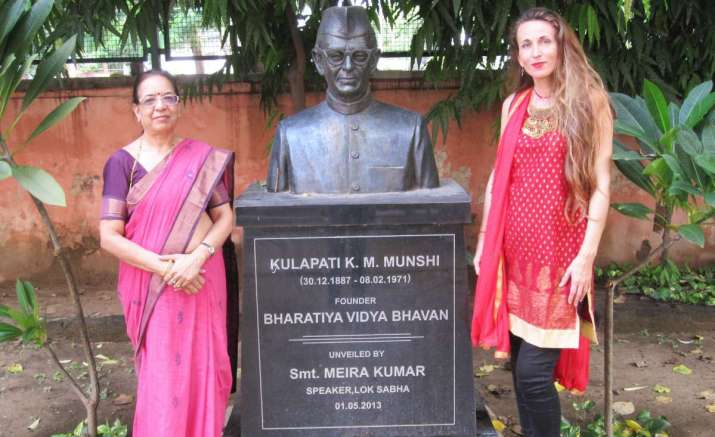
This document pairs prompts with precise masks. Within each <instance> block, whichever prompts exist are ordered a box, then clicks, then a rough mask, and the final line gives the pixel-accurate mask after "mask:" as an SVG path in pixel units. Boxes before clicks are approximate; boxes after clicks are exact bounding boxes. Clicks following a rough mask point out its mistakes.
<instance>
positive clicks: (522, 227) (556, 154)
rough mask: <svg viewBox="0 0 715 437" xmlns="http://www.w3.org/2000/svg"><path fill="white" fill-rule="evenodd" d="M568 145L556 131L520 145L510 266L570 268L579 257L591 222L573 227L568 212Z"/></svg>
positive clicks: (508, 234) (507, 238)
mask: <svg viewBox="0 0 715 437" xmlns="http://www.w3.org/2000/svg"><path fill="white" fill-rule="evenodd" d="M565 159H566V142H565V139H564V137H563V136H562V135H561V134H560V133H558V132H556V131H552V132H548V133H546V134H544V135H543V136H541V137H539V138H531V137H529V136H526V135H524V134H523V133H522V134H521V135H520V136H519V139H518V141H517V146H516V151H515V153H514V162H513V163H512V169H511V176H510V178H511V180H510V184H509V200H508V206H507V216H506V226H505V232H504V254H505V257H506V260H507V263H508V262H509V261H510V260H512V261H518V263H519V264H521V265H526V264H528V263H532V264H534V265H539V266H552V267H554V269H552V270H558V268H559V267H562V268H566V267H567V266H568V265H569V264H570V262H571V261H572V260H573V258H574V257H575V256H576V254H577V253H578V250H579V247H580V245H581V242H582V241H583V235H584V232H585V230H586V221H585V220H580V221H578V222H576V223H569V221H567V220H566V216H565V215H564V207H565V205H566V199H567V197H568V194H569V190H570V188H569V186H568V182H567V181H566V176H565V175H564V163H565Z"/></svg>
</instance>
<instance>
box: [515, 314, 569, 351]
mask: <svg viewBox="0 0 715 437" xmlns="http://www.w3.org/2000/svg"><path fill="white" fill-rule="evenodd" d="M580 327H581V324H580V323H579V320H578V319H577V320H576V323H575V325H574V328H573V329H544V328H540V327H538V326H534V325H532V324H530V323H528V322H526V321H524V320H522V319H520V318H519V317H517V316H515V315H514V314H509V330H510V331H511V332H512V333H513V334H514V335H516V336H517V337H521V338H523V339H524V340H525V341H526V342H528V343H531V344H533V345H534V346H538V347H548V348H562V349H576V348H578V337H579V331H580Z"/></svg>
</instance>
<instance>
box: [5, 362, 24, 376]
mask: <svg viewBox="0 0 715 437" xmlns="http://www.w3.org/2000/svg"><path fill="white" fill-rule="evenodd" d="M23 370H25V369H24V368H23V367H22V364H20V363H12V364H10V365H9V366H7V371H8V373H11V374H13V375H17V374H18V373H22V371H23Z"/></svg>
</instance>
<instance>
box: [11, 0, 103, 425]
mask: <svg viewBox="0 0 715 437" xmlns="http://www.w3.org/2000/svg"><path fill="white" fill-rule="evenodd" d="M52 8H53V0H36V1H29V0H8V1H6V2H4V3H3V4H2V6H0V55H1V56H2V57H1V58H0V120H2V122H3V125H4V126H7V127H6V128H5V129H4V130H3V131H2V132H1V133H0V180H3V179H7V178H14V179H15V180H16V181H17V182H18V183H19V184H20V185H21V186H22V188H24V189H25V190H26V191H27V192H28V194H29V195H30V196H31V198H32V201H33V202H34V204H35V206H36V208H37V211H38V212H39V214H40V217H41V218H42V221H43V222H44V224H45V226H46V227H47V230H48V232H49V235H50V240H51V242H52V245H53V247H54V251H55V256H57V259H58V261H59V264H60V266H61V267H62V270H63V272H64V275H65V278H66V280H67V286H68V288H69V291H70V295H71V297H72V299H73V302H74V304H75V308H76V313H77V319H78V321H79V324H80V327H81V329H80V331H81V335H82V346H83V349H84V353H85V359H86V361H87V363H89V377H90V384H89V387H88V389H87V390H86V391H85V390H84V389H82V388H81V387H80V386H79V384H78V383H77V382H76V381H75V380H74V379H73V378H72V377H71V375H70V374H69V373H68V372H67V370H66V369H65V368H64V366H63V365H62V364H61V363H60V362H59V359H58V358H57V355H56V354H55V352H54V350H53V348H52V345H51V343H50V342H49V341H48V339H47V331H46V329H45V325H44V323H43V321H42V320H41V319H40V311H39V306H38V303H37V299H36V297H35V292H34V289H33V287H32V285H30V284H29V283H28V282H24V281H20V280H18V281H17V284H16V291H17V297H18V302H19V305H20V308H19V309H13V308H10V307H7V306H0V319H5V320H4V321H3V322H2V323H0V341H10V340H14V339H17V338H20V339H21V340H22V341H23V342H26V343H34V344H37V345H39V346H42V347H44V348H45V349H46V350H47V351H48V352H49V354H50V356H51V357H52V359H53V361H54V362H55V363H56V364H57V365H58V366H59V367H60V369H61V370H62V371H63V372H64V373H65V375H66V376H67V379H68V380H69V381H70V382H71V384H72V387H73V389H74V390H75V392H76V393H77V395H78V396H79V397H80V399H81V400H82V402H83V404H84V406H85V408H86V410H87V423H88V428H89V435H91V436H95V435H96V427H97V403H98V401H99V385H98V382H97V367H96V365H95V360H94V355H93V354H92V347H91V344H90V342H89V335H88V332H87V325H86V323H85V320H84V314H83V311H82V305H81V303H80V300H79V292H78V287H77V281H76V279H75V277H74V273H73V272H72V268H71V266H70V263H69V260H68V258H67V255H66V254H65V252H64V251H63V248H62V245H61V243H60V240H59V237H58V235H57V231H56V230H55V227H54V225H53V223H52V220H51V219H50V216H49V213H48V211H47V208H46V207H45V204H48V205H56V206H65V205H66V200H65V194H64V190H63V189H62V187H60V185H59V184H58V183H57V181H55V179H54V178H53V177H52V176H51V175H50V174H49V173H47V172H45V171H44V170H42V169H40V168H37V167H33V166H30V165H21V164H19V163H18V162H17V161H16V160H15V157H14V156H15V154H16V153H17V152H18V151H19V150H22V149H23V148H24V147H25V146H26V145H27V144H29V143H30V142H31V141H32V140H33V139H34V138H35V137H37V136H38V135H39V134H41V133H42V132H44V131H46V130H47V129H49V128H51V127H52V126H54V125H55V124H57V123H58V122H59V121H61V120H62V119H63V118H65V117H66V116H67V115H69V114H70V113H71V112H72V111H73V110H74V109H75V108H76V107H77V105H79V104H80V102H81V101H82V100H84V98H83V97H76V98H73V99H69V100H67V101H65V102H63V103H61V104H60V105H59V106H57V107H56V108H55V109H54V110H53V111H52V112H50V113H49V114H48V115H47V116H46V117H45V118H44V119H43V120H42V121H41V122H40V123H39V124H38V125H37V127H35V129H34V130H33V131H32V133H31V134H30V135H29V136H28V137H27V139H25V140H24V142H22V143H21V144H19V145H17V146H16V147H11V146H10V144H8V139H9V138H10V135H11V134H12V132H13V129H14V128H15V126H16V125H17V123H18V122H19V121H20V120H21V119H22V117H23V116H24V115H25V114H26V113H27V111H28V110H29V109H30V107H31V106H32V104H33V102H34V101H35V99H37V97H38V96H39V95H40V94H41V93H42V92H43V91H45V90H46V89H47V87H48V86H49V84H50V82H51V81H52V80H53V79H54V78H55V77H56V76H57V75H58V74H59V73H60V72H62V71H63V70H64V65H65V62H66V61H67V59H68V58H69V57H70V55H71V54H72V52H73V51H74V49H75V37H70V38H69V39H67V40H66V41H64V42H63V41H61V40H52V38H51V37H50V36H48V35H47V34H46V33H45V31H46V30H47V29H46V27H44V26H45V24H46V21H47V19H48V17H49V15H50V13H51V12H52ZM38 41H40V42H41V41H45V42H50V43H51V44H50V47H51V48H50V50H49V51H47V54H46V56H44V57H43V58H42V59H41V60H39V57H38V55H37V54H36V53H37V52H35V51H33V48H34V47H36V46H37V45H40V44H41V43H40V42H38ZM36 60H39V64H38V65H37V70H36V71H35V73H34V76H33V77H32V80H30V81H28V82H27V87H26V88H25V90H24V96H23V97H22V103H21V105H20V109H19V111H17V113H16V114H15V115H14V117H10V116H9V113H8V104H9V102H10V99H11V98H12V97H13V95H15V92H16V91H17V89H18V86H19V85H20V82H21V81H22V80H23V78H25V77H27V76H28V75H29V73H30V69H31V67H32V65H33V62H34V61H36ZM8 321H9V322H11V323H7V322H8Z"/></svg>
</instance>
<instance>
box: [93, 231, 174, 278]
mask: <svg viewBox="0 0 715 437" xmlns="http://www.w3.org/2000/svg"><path fill="white" fill-rule="evenodd" d="M99 240H100V246H101V247H102V249H104V250H106V251H107V252H109V253H111V254H112V255H114V256H116V257H117V258H119V259H120V260H122V261H124V262H125V263H127V264H130V265H132V266H134V267H138V268H140V269H142V270H146V271H147V272H151V273H156V274H159V275H161V274H163V273H164V271H165V270H166V269H167V267H168V264H169V263H168V262H167V261H162V260H161V259H160V258H159V255H158V254H156V253H154V252H152V251H150V250H147V249H145V248H143V247H141V246H140V245H138V244H136V243H135V242H133V241H131V240H129V239H127V238H126V237H125V236H124V222H123V221H122V220H100V221H99Z"/></svg>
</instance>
